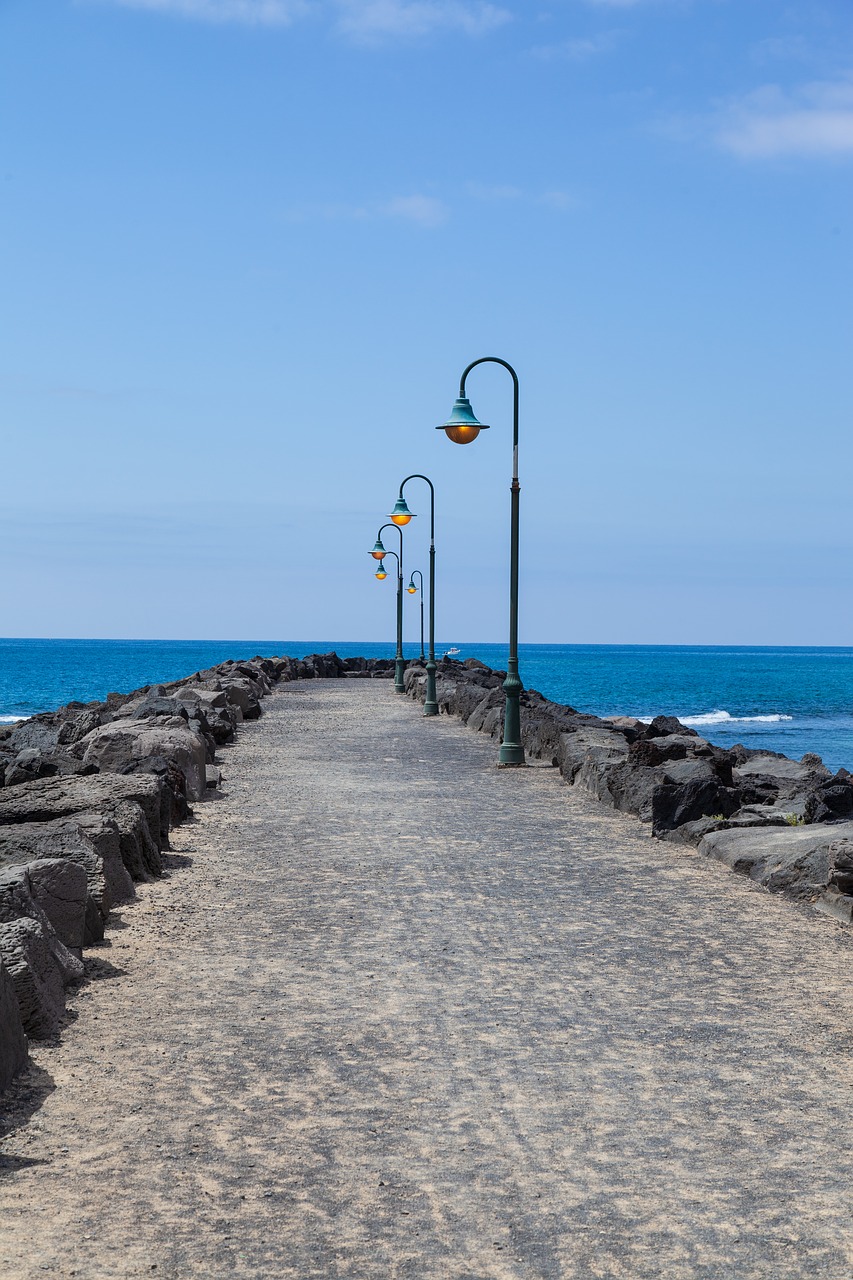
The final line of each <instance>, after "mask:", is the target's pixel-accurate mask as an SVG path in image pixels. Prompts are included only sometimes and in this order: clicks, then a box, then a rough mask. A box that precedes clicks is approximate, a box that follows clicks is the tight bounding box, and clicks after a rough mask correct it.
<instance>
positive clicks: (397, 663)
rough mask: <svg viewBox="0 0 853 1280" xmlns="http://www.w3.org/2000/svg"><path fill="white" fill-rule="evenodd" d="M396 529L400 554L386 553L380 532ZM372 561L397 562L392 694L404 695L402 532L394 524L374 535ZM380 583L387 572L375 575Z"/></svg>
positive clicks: (380, 564)
mask: <svg viewBox="0 0 853 1280" xmlns="http://www.w3.org/2000/svg"><path fill="white" fill-rule="evenodd" d="M383 529H396V530H397V532H398V533H399V535H400V554H399V555H398V554H397V552H396V551H386V550H385V548H384V547H383V545H382V530H383ZM369 554H370V555H372V556H373V558H374V560H378V561H379V567H380V568H381V567H382V565H383V563H384V558H385V556H393V557H394V559H395V560H396V561H397V654H396V657H395V659H394V692H395V693H405V692H406V686H405V684H404V683H403V676H404V674H405V671H406V660H405V658H404V657H403V530H402V529H400V528H399V527H398V526H397V525H395V524H383V525H382V528H380V530H379V532H378V533H377V535H376V543H375V545H374V547H373V550H372V551H371V552H370V553H369ZM375 576H376V577H377V578H379V580H380V582H381V581H382V579H383V578H387V576H388V574H387V572H386V573H384V574H380V573H377V574H376V575H375Z"/></svg>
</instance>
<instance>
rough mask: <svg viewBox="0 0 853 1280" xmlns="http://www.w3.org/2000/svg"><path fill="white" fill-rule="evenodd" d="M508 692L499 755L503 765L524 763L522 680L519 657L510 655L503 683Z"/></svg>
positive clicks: (505, 690)
mask: <svg viewBox="0 0 853 1280" xmlns="http://www.w3.org/2000/svg"><path fill="white" fill-rule="evenodd" d="M503 687H504V692H505V693H506V709H505V711H504V740H503V743H502V744H501V753H500V756H499V757H498V760H499V763H500V764H502V765H513V766H515V767H517V766H518V765H523V764H524V763H525V759H524V746H523V745H522V741H521V708H520V706H519V699H520V697H521V689H522V685H521V681H520V680H519V678H518V659H517V658H515V657H510V658H509V660H508V662H507V676H506V680H504V683H503Z"/></svg>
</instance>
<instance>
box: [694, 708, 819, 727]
mask: <svg viewBox="0 0 853 1280" xmlns="http://www.w3.org/2000/svg"><path fill="white" fill-rule="evenodd" d="M793 718H794V717H793V716H785V715H782V714H781V713H774V714H773V715H767V716H733V715H731V714H730V713H729V712H728V711H706V712H705V714H704V715H701V716H679V717H678V719H679V720H680V721H681V723H682V724H686V725H690V726H691V727H692V728H695V727H696V726H697V725H700V724H778V723H779V721H780V720H793Z"/></svg>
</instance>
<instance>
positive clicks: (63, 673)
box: [0, 640, 853, 771]
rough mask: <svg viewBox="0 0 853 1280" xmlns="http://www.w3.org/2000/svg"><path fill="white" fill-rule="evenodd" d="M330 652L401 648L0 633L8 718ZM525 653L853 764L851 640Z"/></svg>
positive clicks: (567, 674)
mask: <svg viewBox="0 0 853 1280" xmlns="http://www.w3.org/2000/svg"><path fill="white" fill-rule="evenodd" d="M448 647H449V645H448V644H447V643H445V644H442V645H437V646H436V651H437V653H439V654H441V653H442V652H443V651H444V650H445V649H446V648H448ZM330 649H335V650H336V651H337V652H338V653H339V654H340V655H341V656H342V657H352V656H355V655H358V654H363V655H364V656H365V657H393V656H394V649H393V645H388V644H367V643H359V642H343V641H340V640H0V722H2V721H6V722H9V721H12V720H16V719H18V718H20V717H22V716H30V715H33V714H35V713H36V712H39V711H52V710H54V709H55V708H56V707H58V706H61V705H62V704H63V703H65V702H70V701H72V700H77V701H79V702H87V701H90V700H92V699H96V698H97V699H103V698H104V697H106V695H107V693H109V692H110V691H112V690H116V691H118V692H127V691H128V690H130V689H135V688H138V687H139V686H140V685H144V684H154V683H158V682H161V681H168V680H176V679H179V678H180V677H182V676H185V675H189V674H190V673H191V672H193V671H196V670H198V669H199V668H203V667H208V666H212V665H213V664H214V663H217V662H222V661H224V659H226V658H251V657H253V656H254V655H256V654H263V655H273V654H281V653H289V654H291V655H292V656H294V657H302V656H304V655H305V654H306V653H327V652H328V651H329V650H330ZM460 649H461V652H460V653H459V655H458V656H459V658H460V659H465V658H480V659H481V661H483V662H487V663H488V664H489V666H492V667H499V668H503V667H505V665H506V646H505V645H498V644H468V645H460ZM405 652H406V655H407V656H408V657H411V656H414V655H415V653H416V652H417V650H416V649H415V647H413V646H411V645H406V647H405ZM519 659H520V666H521V677H522V680H523V681H524V684H525V685H526V686H527V687H528V688H534V689H538V690H539V692H540V693H543V694H545V696H546V697H549V698H553V699H554V700H555V701H556V702H565V703H569V704H570V705H571V706H573V707H576V708H577V709H578V710H581V711H590V712H594V713H595V714H597V715H616V714H622V715H632V716H638V717H641V718H645V719H650V718H651V717H652V716H655V715H659V714H666V715H676V716H678V717H679V719H680V720H682V721H683V722H684V723H685V724H688V725H691V726H693V727H694V728H695V729H697V730H698V732H699V733H701V734H702V736H703V737H706V738H709V739H710V741H711V742H715V743H719V744H720V745H721V746H731V745H732V744H733V743H735V742H742V743H744V745H745V746H748V747H764V748H768V749H769V750H771V751H782V752H784V753H785V755H788V756H792V757H794V758H796V759H799V758H800V756H802V755H803V754H804V752H806V751H814V752H817V753H818V755H821V756H822V757H823V759H824V761H825V763H826V764H827V765H828V766H829V768H831V769H837V768H839V767H840V766H842V765H843V766H844V767H845V768H848V769H850V770H851V771H853V648H826V649H820V648H811V649H807V648H772V647H757V648H751V647H717V646H711V647H703V646H698V645H697V646H687V645H674V646H668V645H544V644H527V645H521V646H520V649H519Z"/></svg>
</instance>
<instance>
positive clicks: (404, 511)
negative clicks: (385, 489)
mask: <svg viewBox="0 0 853 1280" xmlns="http://www.w3.org/2000/svg"><path fill="white" fill-rule="evenodd" d="M414 518H415V513H414V511H410V510H409V508H408V507H407V505H406V499H405V498H404V497H403V495H402V493H401V494H400V496H399V498H398V499H397V501H396V502H395V503H394V510H393V511H392V512H391V514H390V516H389V517H388V519H389V520H391V521H393V523H394V524H397V525H401V526H402V525H407V524H408V523H409V521H410V520H414Z"/></svg>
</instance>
